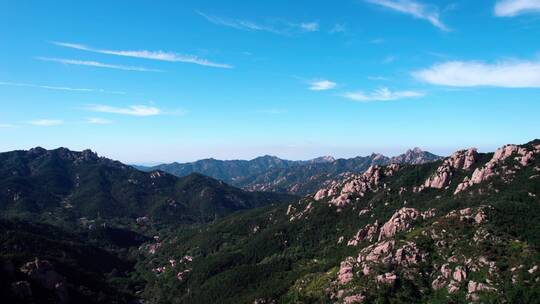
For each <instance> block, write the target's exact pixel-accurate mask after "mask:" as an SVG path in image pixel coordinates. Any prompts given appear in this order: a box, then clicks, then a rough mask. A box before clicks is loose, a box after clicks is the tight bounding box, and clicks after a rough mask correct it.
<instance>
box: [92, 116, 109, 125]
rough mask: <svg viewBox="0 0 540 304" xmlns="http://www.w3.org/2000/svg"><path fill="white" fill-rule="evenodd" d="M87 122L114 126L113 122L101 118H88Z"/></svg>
mask: <svg viewBox="0 0 540 304" xmlns="http://www.w3.org/2000/svg"><path fill="white" fill-rule="evenodd" d="M87 122H88V123H89V124H94V125H109V124H112V121H110V120H108V119H104V118H99V117H91V118H88V120H87Z"/></svg>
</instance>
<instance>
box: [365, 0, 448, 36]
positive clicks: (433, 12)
mask: <svg viewBox="0 0 540 304" xmlns="http://www.w3.org/2000/svg"><path fill="white" fill-rule="evenodd" d="M365 1H366V2H369V3H372V4H376V5H379V6H382V7H385V8H388V9H391V10H394V11H396V12H400V13H403V14H407V15H410V16H413V17H415V18H417V19H422V20H426V21H428V22H429V23H431V24H432V25H433V26H435V27H437V28H439V29H440V30H443V31H449V30H450V29H449V28H448V27H447V26H446V25H445V24H444V23H443V22H442V21H441V18H440V16H439V10H438V8H436V7H434V6H428V5H425V4H423V3H420V2H417V1H413V0H365Z"/></svg>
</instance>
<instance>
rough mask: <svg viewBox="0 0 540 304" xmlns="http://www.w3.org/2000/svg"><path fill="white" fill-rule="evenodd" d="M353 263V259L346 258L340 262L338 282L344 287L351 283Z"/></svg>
mask: <svg viewBox="0 0 540 304" xmlns="http://www.w3.org/2000/svg"><path fill="white" fill-rule="evenodd" d="M353 263H354V259H352V258H347V259H346V260H345V261H343V262H341V265H340V267H339V272H338V282H339V284H341V285H345V284H347V283H349V282H350V281H352V279H353V276H354V275H353Z"/></svg>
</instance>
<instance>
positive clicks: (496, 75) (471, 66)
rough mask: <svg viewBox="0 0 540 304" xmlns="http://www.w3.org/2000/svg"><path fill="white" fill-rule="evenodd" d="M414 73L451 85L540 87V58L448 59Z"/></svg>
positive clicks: (423, 79)
mask: <svg viewBox="0 0 540 304" xmlns="http://www.w3.org/2000/svg"><path fill="white" fill-rule="evenodd" d="M412 75H413V76H414V77H415V78H417V79H419V80H421V81H424V82H427V83H430V84H435V85H443V86H451V87H476V86H491V87H504V88H540V61H517V60H513V61H501V62H497V63H493V64H488V63H483V62H477V61H448V62H445V63H440V64H435V65H433V66H432V67H430V68H427V69H423V70H419V71H415V72H413V73H412Z"/></svg>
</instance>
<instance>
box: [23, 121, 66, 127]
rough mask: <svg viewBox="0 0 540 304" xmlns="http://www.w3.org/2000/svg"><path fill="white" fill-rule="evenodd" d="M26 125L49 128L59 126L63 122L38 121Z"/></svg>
mask: <svg viewBox="0 0 540 304" xmlns="http://www.w3.org/2000/svg"><path fill="white" fill-rule="evenodd" d="M28 123H29V124H31V125H34V126H42V127H50V126H58V125H61V124H63V123H64V121H62V120H58V119H38V120H32V121H29V122H28Z"/></svg>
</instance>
